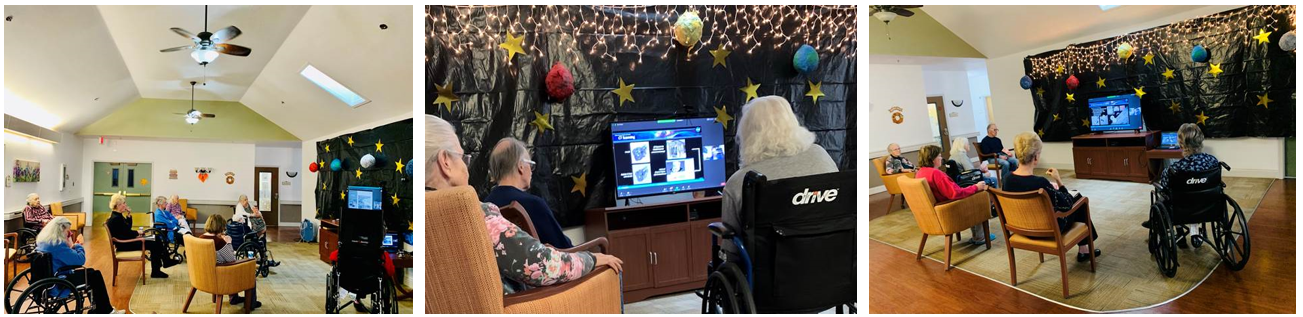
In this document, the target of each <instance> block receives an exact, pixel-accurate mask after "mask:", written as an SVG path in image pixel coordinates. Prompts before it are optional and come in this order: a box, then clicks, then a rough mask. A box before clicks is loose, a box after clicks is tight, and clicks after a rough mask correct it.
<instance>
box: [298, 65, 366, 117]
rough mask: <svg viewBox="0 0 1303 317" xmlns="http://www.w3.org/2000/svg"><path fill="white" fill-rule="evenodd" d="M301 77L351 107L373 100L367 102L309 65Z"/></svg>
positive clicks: (300, 73)
mask: <svg viewBox="0 0 1303 317" xmlns="http://www.w3.org/2000/svg"><path fill="white" fill-rule="evenodd" d="M299 75H303V77H304V78H307V79H308V80H309V81H312V83H314V84H317V87H321V89H325V90H326V92H329V93H330V95H331V96H335V98H336V99H339V101H343V102H344V103H345V104H348V106H349V107H357V106H361V105H365V104H367V103H369V102H371V100H367V99H366V98H364V97H362V95H358V94H357V93H355V92H353V90H351V89H348V87H344V84H341V83H339V82H338V81H335V79H334V78H330V76H328V75H326V73H322V72H321V70H318V69H317V68H316V67H312V64H308V66H307V67H304V68H303V71H300V72H299Z"/></svg>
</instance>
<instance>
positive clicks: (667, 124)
mask: <svg viewBox="0 0 1303 317" xmlns="http://www.w3.org/2000/svg"><path fill="white" fill-rule="evenodd" d="M611 148H612V150H613V152H614V159H615V197H616V198H630V197H638V196H649V195H660V194H671V193H678V192H689V191H698V190H709V189H718V188H722V187H724V183H725V182H726V181H728V178H727V175H725V171H724V168H725V167H724V128H723V126H722V125H721V124H719V123H718V122H715V118H713V117H711V118H690V119H666V120H652V121H635V122H614V123H611Z"/></svg>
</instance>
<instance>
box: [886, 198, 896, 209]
mask: <svg viewBox="0 0 1303 317" xmlns="http://www.w3.org/2000/svg"><path fill="white" fill-rule="evenodd" d="M888 195H890V196H891V198H890V199H888V200H887V213H891V208H894V207H896V194H888Z"/></svg>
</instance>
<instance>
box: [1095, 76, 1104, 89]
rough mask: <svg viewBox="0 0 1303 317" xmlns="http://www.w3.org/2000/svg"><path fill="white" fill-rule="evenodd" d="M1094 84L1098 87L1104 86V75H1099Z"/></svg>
mask: <svg viewBox="0 0 1303 317" xmlns="http://www.w3.org/2000/svg"><path fill="white" fill-rule="evenodd" d="M1095 86H1099V88H1104V77H1100V78H1099V80H1096V81H1095Z"/></svg>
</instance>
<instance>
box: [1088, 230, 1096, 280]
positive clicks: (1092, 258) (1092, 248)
mask: <svg viewBox="0 0 1303 317" xmlns="http://www.w3.org/2000/svg"><path fill="white" fill-rule="evenodd" d="M1086 239H1090V236H1086ZM1087 244H1088V245H1089V246H1090V250H1088V251H1086V253H1090V272H1091V273H1095V240H1094V239H1090V242H1089V243H1087Z"/></svg>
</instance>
